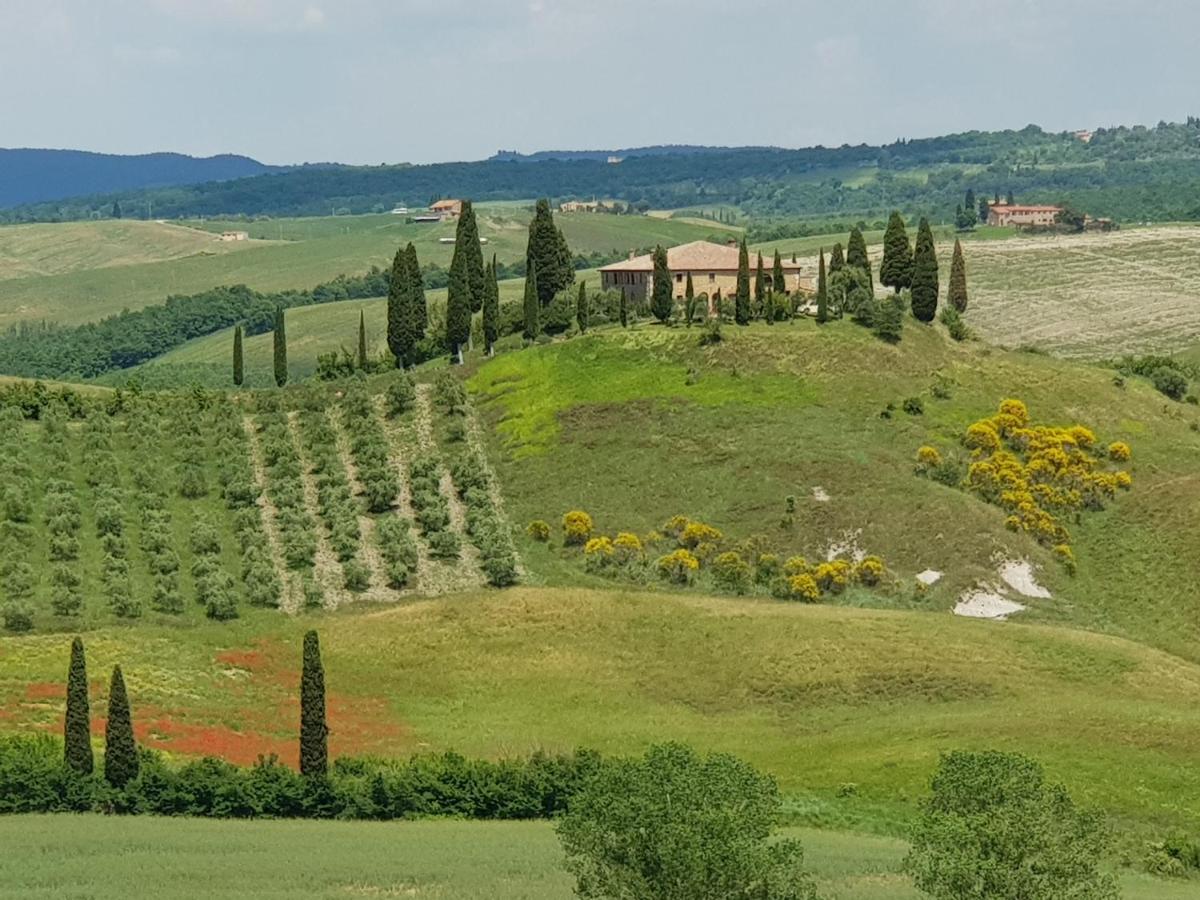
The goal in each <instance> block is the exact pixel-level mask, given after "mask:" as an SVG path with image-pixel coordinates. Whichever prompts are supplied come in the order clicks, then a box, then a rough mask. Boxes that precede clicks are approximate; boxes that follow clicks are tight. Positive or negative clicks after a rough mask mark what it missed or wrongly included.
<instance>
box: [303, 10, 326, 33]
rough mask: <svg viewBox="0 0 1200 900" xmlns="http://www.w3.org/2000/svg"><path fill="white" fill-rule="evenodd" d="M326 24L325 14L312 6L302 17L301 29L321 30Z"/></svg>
mask: <svg viewBox="0 0 1200 900" xmlns="http://www.w3.org/2000/svg"><path fill="white" fill-rule="evenodd" d="M324 24H325V13H324V12H323V11H322V10H320V9H318V8H317V7H315V6H310V7H308V8H306V9H305V10H304V14H303V15H302V16H301V17H300V27H301V28H320V27H321V26H322V25H324Z"/></svg>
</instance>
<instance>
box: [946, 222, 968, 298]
mask: <svg viewBox="0 0 1200 900" xmlns="http://www.w3.org/2000/svg"><path fill="white" fill-rule="evenodd" d="M946 299H947V300H948V301H949V302H950V305H951V306H953V307H954V308H955V309H956V310H958V311H959V312H960V313H961V312H966V311H967V263H966V260H964V259H963V252H962V244H961V243H959V241H958V239H957V238H955V240H954V256H953V257H951V259H950V286H949V289H948V290H947V293H946Z"/></svg>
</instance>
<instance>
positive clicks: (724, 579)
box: [710, 550, 750, 594]
mask: <svg viewBox="0 0 1200 900" xmlns="http://www.w3.org/2000/svg"><path fill="white" fill-rule="evenodd" d="M710 571H711V572H712V577H713V581H714V582H716V583H717V585H719V586H720V587H723V588H725V589H726V590H730V591H736V592H737V593H739V594H742V593H745V591H746V589H747V588H748V587H749V586H750V563H748V562H746V561H745V560H744V559H742V555H741V554H740V553H735V552H733V551H732V550H730V551H727V552H725V553H721V554H719V555H718V556H717V558H716V559H714V560H713V561H712V565H711V566H710Z"/></svg>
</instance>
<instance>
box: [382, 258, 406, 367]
mask: <svg viewBox="0 0 1200 900" xmlns="http://www.w3.org/2000/svg"><path fill="white" fill-rule="evenodd" d="M410 287H411V282H410V279H409V277H408V253H407V252H406V251H405V249H404V248H403V247H401V248H399V249H398V250H397V251H396V256H395V258H394V259H393V260H392V277H391V278H389V279H388V295H387V344H388V349H389V350H391V351H392V356H394V357H396V365H397V366H399V367H400V368H401V369H403V368H404V366H405V365H406V364H407V363H408V360H409V357H410V356H411V355H412V339H411V336H410V332H411V329H412V323H411V318H412V314H411V304H410V300H411V298H410V293H411V292H410V290H409V289H410Z"/></svg>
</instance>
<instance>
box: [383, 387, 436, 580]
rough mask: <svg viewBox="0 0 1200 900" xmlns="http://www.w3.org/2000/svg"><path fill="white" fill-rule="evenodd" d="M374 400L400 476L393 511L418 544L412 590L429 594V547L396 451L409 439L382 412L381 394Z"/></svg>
mask: <svg viewBox="0 0 1200 900" xmlns="http://www.w3.org/2000/svg"><path fill="white" fill-rule="evenodd" d="M373 399H374V401H375V412H376V414H377V415H378V416H379V421H380V423H381V424H382V425H383V433H384V434H385V435H386V436H387V444H388V462H389V463H390V464H391V466H392V470H393V471H394V472H395V473H396V476H397V477H398V478H399V479H400V493H399V494H397V496H396V513H397V515H399V516H401V517H402V518H404V519H407V520H408V522H409V524H410V525H411V526H412V529H413V540H414V541H415V542H416V545H417V571H416V572H414V573H413V590H414V591H415V592H416V593H418V594H430V593H432V590H433V588H432V585H433V582H432V580H431V570H432V566H433V560H432V559H430V557H429V547H428V545H427V544H426V543H425V536H424V535H423V534H421V529H420V528H418V527H417V526H416V513H415V512H414V510H413V505H412V488H411V487H410V486H409V484H408V468H407V467H406V466H405V464H404V456H405V455H404V454H403V453H402V452H401V451H400V450H399V448H400V447H409V446H411V442H410V441H409V440H407V439H406V438H405V436H404V435H403V434H402V433H401V426H400V425H397V424H396V423H395V422H393V421H392V420H390V419H389V418H388V417H387V414H386V413H385V412H384V409H383V403H384V400H383V395H381V394H379V395H376V396H375V397H374V398H373Z"/></svg>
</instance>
